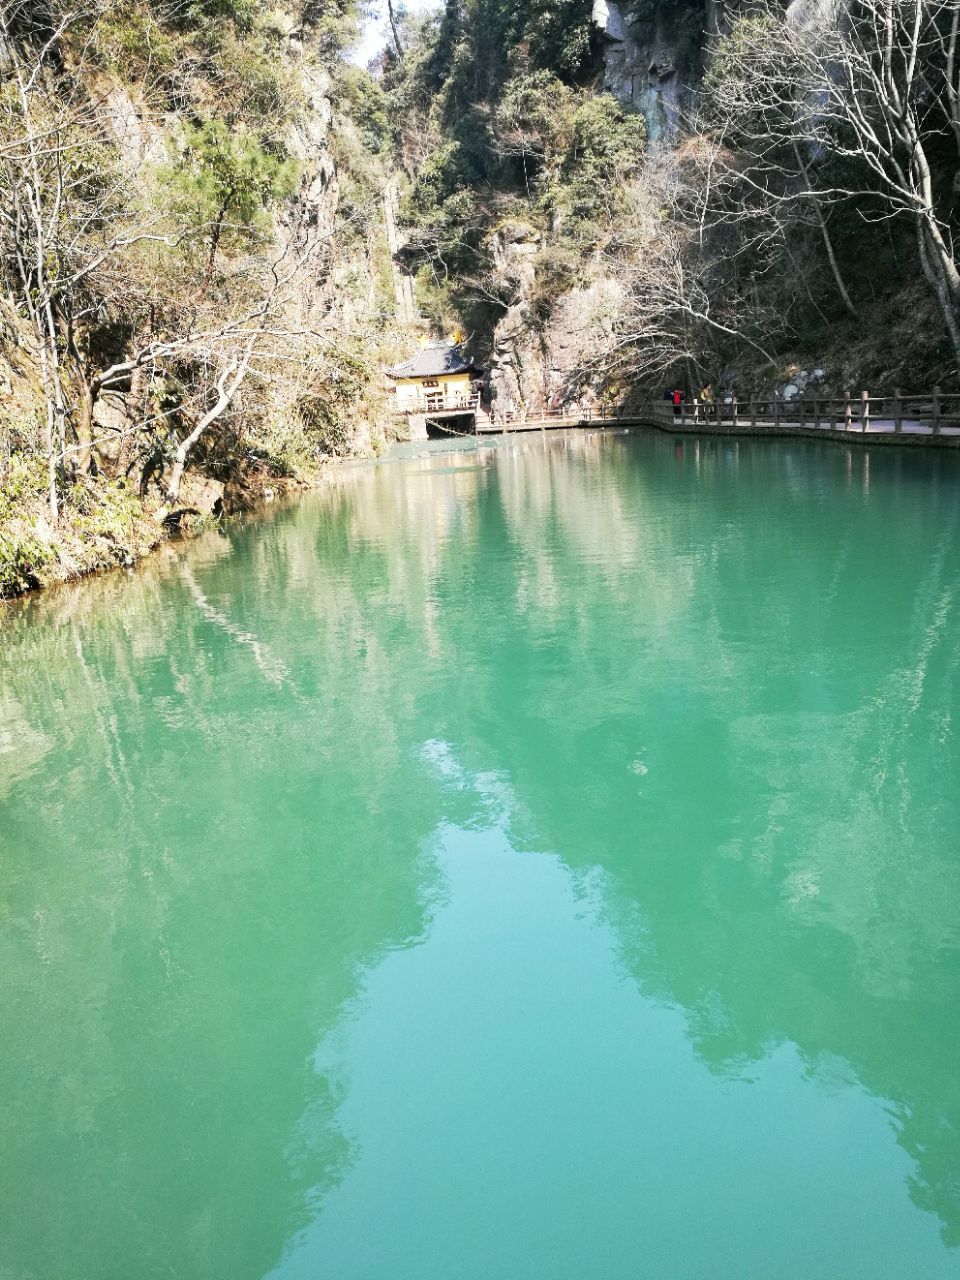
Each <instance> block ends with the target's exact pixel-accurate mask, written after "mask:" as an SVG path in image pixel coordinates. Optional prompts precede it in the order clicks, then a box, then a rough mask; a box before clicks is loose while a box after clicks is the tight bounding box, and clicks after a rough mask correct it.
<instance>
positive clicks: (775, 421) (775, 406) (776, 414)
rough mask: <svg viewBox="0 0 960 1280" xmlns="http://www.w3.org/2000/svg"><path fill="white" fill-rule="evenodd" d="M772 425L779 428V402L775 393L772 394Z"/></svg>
mask: <svg viewBox="0 0 960 1280" xmlns="http://www.w3.org/2000/svg"><path fill="white" fill-rule="evenodd" d="M773 425H774V426H775V427H779V426H780V400H779V398H778V397H777V394H776V392H774V396H773Z"/></svg>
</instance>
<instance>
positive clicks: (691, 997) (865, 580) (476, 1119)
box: [0, 433, 960, 1280]
mask: <svg viewBox="0 0 960 1280" xmlns="http://www.w3.org/2000/svg"><path fill="white" fill-rule="evenodd" d="M958 734H960V458H954V457H949V456H940V455H934V454H930V453H926V452H921V451H916V452H913V451H909V450H906V449H897V450H883V449H881V448H872V449H869V450H863V449H857V448H851V449H848V448H846V447H844V446H839V445H832V444H823V445H818V444H810V443H807V442H792V443H791V442H784V441H777V442H773V441H765V440H758V441H748V440H743V441H739V442H737V441H734V440H723V441H713V442H709V441H702V442H698V441H695V440H692V439H689V438H686V439H683V440H674V439H673V438H672V437H671V436H669V435H658V434H654V433H651V434H648V435H645V434H640V435H634V436H630V435H625V434H617V435H607V436H604V435H602V434H600V433H592V434H588V433H584V434H570V435H557V436H554V437H550V438H547V439H545V440H543V439H540V438H535V439H522V440H509V439H508V440H506V441H502V442H498V443H497V444H495V445H491V446H489V447H483V448H478V449H474V450H465V451H458V450H456V449H453V448H451V447H450V446H446V447H434V448H431V449H429V450H426V451H425V452H424V453H423V454H421V455H419V456H418V455H417V454H416V453H415V451H410V455H409V456H407V457H405V458H404V457H399V458H396V459H393V460H391V461H389V462H388V463H386V464H384V465H380V466H367V467H357V468H350V469H347V470H345V471H344V472H343V473H342V474H341V475H338V476H336V477H335V478H334V480H333V481H332V483H331V485H330V487H329V488H328V489H327V490H326V491H324V492H321V493H319V494H317V495H313V496H310V497H307V498H305V499H304V500H303V501H301V502H299V503H298V504H296V505H293V506H290V507H286V508H284V509H283V510H279V511H277V512H275V513H273V514H272V515H271V516H270V517H269V518H266V519H260V520H256V521H251V522H250V523H249V524H247V525H246V526H245V527H240V526H238V527H232V528H229V529H227V530H226V531H225V532H223V533H211V534H209V535H206V536H204V537H203V538H201V539H200V540H198V541H197V542H195V543H192V544H180V545H176V546H174V547H171V548H168V549H167V550H166V551H164V552H163V553H161V554H160V555H158V556H157V557H156V558H155V559H154V560H153V561H152V562H151V563H150V564H149V565H147V566H146V567H144V568H142V569H141V570H139V571H137V572H135V573H133V574H116V575H112V576H109V577H106V578H103V579H100V580H97V581H90V582H86V583H82V584H78V585H77V586H75V587H70V588H67V589H63V590H58V591H55V592H51V593H50V594H49V595H48V596H47V597H45V598H38V599H36V600H34V601H31V602H29V603H27V604H19V605H16V606H13V607H10V608H7V609H6V610H5V611H4V612H3V613H2V614H0V1277H2V1280H61V1278H63V1280H142V1278H144V1277H171V1278H173V1280H207V1278H210V1280H262V1278H266V1277H270V1280H594V1278H596V1280H646V1278H649V1280H941V1278H945V1277H960V736H958Z"/></svg>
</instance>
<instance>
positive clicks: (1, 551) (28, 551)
mask: <svg viewBox="0 0 960 1280" xmlns="http://www.w3.org/2000/svg"><path fill="white" fill-rule="evenodd" d="M53 559H54V553H53V549H52V548H51V546H50V545H49V543H46V542H44V541H42V540H41V539H40V538H39V537H38V536H37V534H36V533H35V532H33V531H30V530H27V531H23V532H21V531H14V530H12V529H5V528H4V527H3V526H2V525H0V599H5V598H7V597H9V596H16V595H20V594H21V593H22V592H24V591H30V590H32V589H33V588H34V587H38V586H40V585H41V583H42V581H43V570H44V568H45V567H46V566H47V565H48V564H49V563H50V562H51V560H53Z"/></svg>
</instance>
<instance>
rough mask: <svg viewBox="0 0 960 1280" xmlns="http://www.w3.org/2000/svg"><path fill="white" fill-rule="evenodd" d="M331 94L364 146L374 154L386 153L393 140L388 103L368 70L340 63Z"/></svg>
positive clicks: (380, 86)
mask: <svg viewBox="0 0 960 1280" xmlns="http://www.w3.org/2000/svg"><path fill="white" fill-rule="evenodd" d="M334 92H335V96H336V101H337V107H338V109H339V110H340V111H341V112H342V113H344V114H346V115H348V116H349V117H350V119H351V120H353V121H355V123H356V127H357V130H358V132H359V135H360V138H361V139H362V141H363V143H364V146H365V147H366V148H367V150H368V151H370V152H371V153H372V154H373V155H383V154H385V153H386V152H387V149H388V148H389V146H390V144H391V143H392V141H393V138H394V126H393V123H392V122H391V119H390V101H389V99H388V97H387V95H386V93H385V92H384V89H383V86H382V85H381V84H379V83H378V82H377V81H376V80H374V79H373V77H372V76H371V75H370V74H369V72H367V71H363V70H361V69H360V68H359V67H353V66H350V65H348V64H346V63H342V64H341V65H340V66H339V67H338V68H337V72H336V80H335V84H334Z"/></svg>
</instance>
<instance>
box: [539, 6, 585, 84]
mask: <svg viewBox="0 0 960 1280" xmlns="http://www.w3.org/2000/svg"><path fill="white" fill-rule="evenodd" d="M591 17H592V6H591V5H586V4H584V3H583V0H530V5H529V13H528V16H527V21H526V27H525V30H524V36H525V38H526V40H527V42H528V48H529V52H530V58H531V61H532V62H533V64H534V66H535V67H540V68H549V69H551V70H553V71H556V73H557V74H558V75H560V76H562V77H563V78H564V79H566V80H568V81H570V82H573V83H575V82H576V81H578V80H579V79H580V78H581V77H582V76H583V75H584V73H585V72H587V71H588V70H589V67H590V63H591V46H590V27H591Z"/></svg>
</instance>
